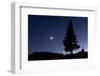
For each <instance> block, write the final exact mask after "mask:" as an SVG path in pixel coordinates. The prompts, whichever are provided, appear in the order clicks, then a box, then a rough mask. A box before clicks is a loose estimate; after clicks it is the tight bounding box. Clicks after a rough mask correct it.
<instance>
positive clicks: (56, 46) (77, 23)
mask: <svg viewBox="0 0 100 76" xmlns="http://www.w3.org/2000/svg"><path fill="white" fill-rule="evenodd" d="M70 19H71V20H72V23H73V29H74V31H75V34H76V35H77V39H78V44H79V45H80V46H81V47H84V48H85V50H87V40H88V35H87V34H88V18H87V17H69V16H43V15H28V53H29V54H30V53H33V52H57V53H64V46H63V39H64V36H65V33H66V28H67V26H68V22H69V20H70ZM51 37H52V38H51Z"/></svg>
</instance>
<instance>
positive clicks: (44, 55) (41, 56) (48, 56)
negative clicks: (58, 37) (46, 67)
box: [28, 52, 88, 61]
mask: <svg viewBox="0 0 100 76" xmlns="http://www.w3.org/2000/svg"><path fill="white" fill-rule="evenodd" d="M81 58H88V52H79V53H77V54H67V55H63V54H60V53H52V52H35V53H33V54H30V55H29V56H28V60H29V61H33V60H57V59H81Z"/></svg>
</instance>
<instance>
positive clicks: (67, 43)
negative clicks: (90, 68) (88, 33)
mask: <svg viewBox="0 0 100 76" xmlns="http://www.w3.org/2000/svg"><path fill="white" fill-rule="evenodd" d="M66 32H67V33H66V34H65V37H64V40H63V44H64V47H65V48H64V50H65V51H66V52H71V53H72V51H73V50H76V49H79V48H80V46H79V45H78V44H77V43H78V41H77V38H76V35H75V32H74V30H73V24H72V20H69V23H68V27H67V31H66Z"/></svg>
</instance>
